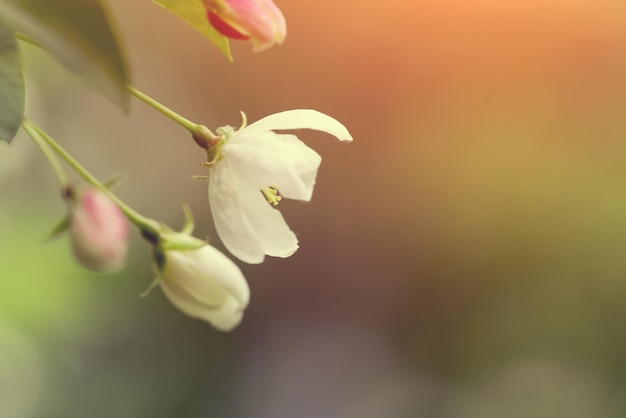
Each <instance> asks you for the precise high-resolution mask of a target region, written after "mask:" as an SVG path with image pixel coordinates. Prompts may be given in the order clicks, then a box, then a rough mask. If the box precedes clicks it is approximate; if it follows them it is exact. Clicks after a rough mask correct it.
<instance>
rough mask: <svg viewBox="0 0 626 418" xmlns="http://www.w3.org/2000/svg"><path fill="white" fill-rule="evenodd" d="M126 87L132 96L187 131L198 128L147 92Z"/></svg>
mask: <svg viewBox="0 0 626 418" xmlns="http://www.w3.org/2000/svg"><path fill="white" fill-rule="evenodd" d="M126 88H127V89H128V92H129V93H130V94H132V95H133V96H135V97H136V98H138V99H139V100H141V101H142V102H144V103H146V104H147V105H149V106H151V107H153V108H154V109H156V110H158V111H159V112H161V113H162V114H164V115H165V116H167V117H168V118H170V119H172V120H173V121H174V122H176V123H178V124H179V125H181V126H182V127H183V128H185V129H187V130H188V131H190V132H193V131H194V130H196V129H198V128H197V127H198V124H196V123H193V122H192V121H190V120H189V119H186V118H184V117H183V116H181V115H179V114H178V113H176V112H174V111H173V110H171V109H170V108H168V107H167V106H164V105H162V104H161V103H159V102H157V101H156V100H154V99H153V98H152V97H150V96H148V95H147V94H145V93H143V92H141V91H139V90H137V89H136V88H134V87H133V86H130V85H128V86H126Z"/></svg>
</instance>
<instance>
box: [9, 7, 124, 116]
mask: <svg viewBox="0 0 626 418" xmlns="http://www.w3.org/2000/svg"><path fill="white" fill-rule="evenodd" d="M0 19H2V20H4V21H5V22H8V23H9V24H10V25H11V26H13V27H14V28H15V29H16V30H17V31H18V32H20V33H22V34H24V35H25V38H27V39H29V40H32V41H33V42H34V43H36V44H37V45H38V46H40V47H42V48H44V49H45V50H47V51H48V52H49V53H50V54H51V55H52V56H53V57H54V58H56V59H57V60H58V61H59V62H60V63H61V64H62V65H63V66H65V67H66V68H67V69H68V70H69V71H71V72H73V73H74V74H76V75H78V76H79V77H81V78H83V79H84V80H86V81H87V82H88V83H89V84H90V85H91V87H93V88H94V89H96V90H97V91H98V92H100V93H101V94H103V95H104V96H106V97H108V98H109V99H111V100H113V101H114V102H115V103H116V104H118V105H119V106H121V107H122V108H123V109H124V110H127V109H128V103H129V95H128V92H127V90H126V86H127V84H129V76H128V71H127V68H126V62H125V60H124V57H123V56H122V53H121V51H120V48H119V46H118V43H117V41H116V39H115V36H114V33H113V29H112V28H111V25H110V22H109V20H108V18H107V14H106V12H105V10H104V8H103V5H102V4H101V2H100V1H99V0H0Z"/></svg>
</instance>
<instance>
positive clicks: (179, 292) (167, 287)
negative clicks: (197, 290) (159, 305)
mask: <svg viewBox="0 0 626 418" xmlns="http://www.w3.org/2000/svg"><path fill="white" fill-rule="evenodd" d="M160 285H161V289H163V293H165V296H167V298H168V299H169V300H170V302H172V304H173V305H174V306H176V307H177V308H178V309H180V310H181V311H183V312H184V313H185V314H187V315H189V316H191V317H193V318H198V319H202V320H205V321H207V322H208V323H210V324H211V325H213V326H214V327H215V328H217V329H218V330H220V331H230V330H232V329H233V328H235V327H236V326H237V325H239V323H240V322H241V318H242V317H243V310H244V308H245V307H242V306H241V305H240V304H239V303H237V301H236V300H235V299H234V298H232V297H228V298H227V299H225V300H224V301H223V303H222V304H221V305H219V306H216V307H212V306H208V305H205V304H203V303H202V302H200V301H198V300H197V299H196V298H195V297H194V296H193V295H191V294H190V293H189V292H188V291H187V290H186V289H185V288H184V287H182V286H181V284H180V283H178V282H177V281H175V280H171V281H164V280H161V282H160Z"/></svg>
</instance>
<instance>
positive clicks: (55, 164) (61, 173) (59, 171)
mask: <svg viewBox="0 0 626 418" xmlns="http://www.w3.org/2000/svg"><path fill="white" fill-rule="evenodd" d="M22 128H24V131H26V133H27V134H28V135H29V136H30V137H31V138H32V139H33V141H35V144H37V146H38V147H39V149H40V150H41V152H43V154H44V155H45V157H46V158H47V159H48V161H49V162H50V165H51V166H52V169H53V170H54V172H55V173H56V175H57V177H58V178H59V182H60V183H61V185H62V186H63V187H67V186H68V185H69V183H70V180H69V178H68V177H67V174H66V173H65V170H63V166H61V163H60V162H59V159H58V158H57V156H56V155H55V154H54V153H53V152H52V150H51V149H50V147H49V146H48V144H46V142H44V141H43V140H42V139H41V136H40V135H39V134H38V132H37V130H35V129H33V127H32V126H31V124H29V123H28V121H27V120H24V122H23V123H22Z"/></svg>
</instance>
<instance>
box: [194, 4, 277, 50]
mask: <svg viewBox="0 0 626 418" xmlns="http://www.w3.org/2000/svg"><path fill="white" fill-rule="evenodd" d="M204 5H205V7H206V9H207V17H208V19H209V23H211V25H213V27H214V28H215V29H216V30H217V31H218V32H220V33H221V34H222V35H224V36H226V37H228V38H232V39H243V40H250V41H252V45H253V48H254V50H255V51H262V50H264V49H266V48H269V47H270V46H272V45H274V44H282V43H283V41H284V40H285V36H287V25H286V23H285V17H284V16H283V14H282V12H281V11H280V9H279V8H278V7H276V5H275V4H274V2H273V1H272V0H204Z"/></svg>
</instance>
